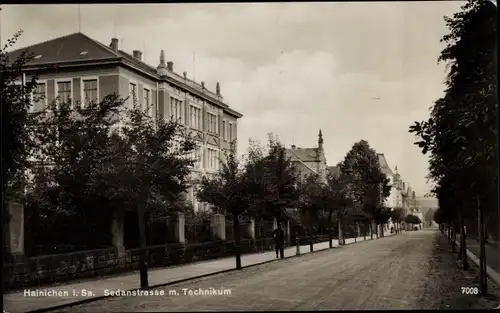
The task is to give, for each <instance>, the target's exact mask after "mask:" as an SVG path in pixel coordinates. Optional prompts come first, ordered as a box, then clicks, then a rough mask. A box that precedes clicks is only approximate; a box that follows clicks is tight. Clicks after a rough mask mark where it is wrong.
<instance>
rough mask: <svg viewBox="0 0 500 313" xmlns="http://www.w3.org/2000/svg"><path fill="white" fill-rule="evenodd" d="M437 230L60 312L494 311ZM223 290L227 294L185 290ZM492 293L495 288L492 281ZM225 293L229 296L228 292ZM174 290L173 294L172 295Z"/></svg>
mask: <svg viewBox="0 0 500 313" xmlns="http://www.w3.org/2000/svg"><path fill="white" fill-rule="evenodd" d="M476 274H477V268H475V267H474V266H473V267H472V271H470V272H468V273H463V272H462V271H461V270H460V269H459V266H458V262H457V260H456V257H454V256H453V255H452V254H451V253H450V252H449V245H448V244H447V242H446V239H445V237H444V236H442V235H440V234H439V232H438V231H436V230H433V229H431V230H423V231H416V232H405V233H404V234H402V235H400V236H392V237H389V238H385V239H383V240H374V241H368V242H360V243H358V244H354V245H348V246H345V247H342V248H338V249H332V250H325V251H321V252H318V253H315V254H306V255H303V256H301V257H298V258H289V259H285V260H281V261H278V262H273V263H268V264H264V265H260V266H255V267H251V268H247V269H244V270H243V271H239V272H231V273H225V274H220V275H217V276H212V277H208V278H204V279H199V280H196V281H190V282H186V283H182V284H177V285H172V286H168V287H164V288H159V289H156V290H155V291H157V292H161V291H163V292H165V295H163V296H155V295H152V296H135V297H134V296H126V297H112V298H111V297H110V298H106V299H104V300H100V301H96V302H92V303H89V304H83V305H80V306H75V307H71V308H67V309H64V310H60V311H57V312H103V311H107V312H117V311H136V312H139V311H141V312H147V311H150V312H151V311H233V310H238V311H241V310H324V309H328V310H334V309H352V310H354V309H357V310H362V309H378V310H384V309H472V308H489V309H491V308H493V307H496V306H497V305H498V304H497V303H498V301H497V299H495V297H489V298H483V297H478V296H472V295H462V293H461V287H477V286H478V283H477V277H476ZM199 288H201V289H205V290H206V289H210V288H214V289H217V290H219V289H223V290H226V292H225V293H226V295H184V291H186V292H188V293H189V292H196V291H197V290H198V289H199ZM490 291H492V292H493V293H495V294H498V287H496V286H493V285H492V284H491V283H490ZM229 292H230V294H228V293H229ZM174 293H175V295H174Z"/></svg>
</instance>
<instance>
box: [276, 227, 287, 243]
mask: <svg viewBox="0 0 500 313" xmlns="http://www.w3.org/2000/svg"><path fill="white" fill-rule="evenodd" d="M273 237H274V242H275V243H276V244H277V245H278V244H279V245H282V244H283V243H284V242H285V232H284V231H283V229H281V228H276V229H275V230H273Z"/></svg>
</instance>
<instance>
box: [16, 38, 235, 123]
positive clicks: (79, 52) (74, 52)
mask: <svg viewBox="0 0 500 313" xmlns="http://www.w3.org/2000/svg"><path fill="white" fill-rule="evenodd" d="M23 52H27V53H32V54H33V56H35V57H36V58H35V59H33V60H31V61H30V62H28V63H27V65H32V66H36V65H45V64H53V63H63V62H65V63H66V62H75V63H78V62H82V61H97V60H100V61H103V60H122V61H125V62H126V63H128V64H130V65H132V66H133V67H135V68H138V69H140V70H142V71H144V72H146V73H147V74H149V75H151V76H153V77H155V78H156V79H160V76H159V75H158V73H157V70H156V68H155V67H153V66H151V65H149V64H147V63H145V62H143V61H141V60H139V59H137V58H135V57H134V56H132V55H130V54H128V53H127V52H125V51H122V50H118V51H114V50H113V49H111V48H110V47H109V46H107V45H105V44H102V43H100V42H99V41H97V40H94V39H92V38H90V37H88V36H87V35H85V34H83V33H80V32H78V33H73V34H69V35H66V36H62V37H58V38H55V39H51V40H47V41H44V42H41V43H38V44H35V45H31V46H28V47H24V48H21V49H17V50H14V51H12V52H9V53H8V55H9V58H10V60H15V59H17V58H18V57H19V56H20V55H21V54H22V53H23ZM167 77H168V78H170V79H172V80H173V81H175V82H177V83H179V85H181V86H182V85H184V86H188V87H190V88H193V89H194V90H196V92H198V93H200V94H202V95H206V96H207V97H209V99H212V101H214V100H215V101H217V103H218V104H219V105H221V106H222V107H224V110H225V111H227V112H228V113H230V114H233V115H235V116H237V117H241V116H242V114H241V113H239V112H237V111H235V110H233V109H231V108H229V106H228V105H227V104H226V103H224V102H223V101H222V97H221V96H220V95H217V94H216V93H214V92H212V91H209V90H208V89H206V88H203V87H202V85H201V84H199V83H197V82H195V81H193V80H191V79H188V78H184V77H183V76H181V75H179V74H177V73H174V72H168V73H167Z"/></svg>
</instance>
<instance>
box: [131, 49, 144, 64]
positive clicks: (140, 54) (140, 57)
mask: <svg viewBox="0 0 500 313" xmlns="http://www.w3.org/2000/svg"><path fill="white" fill-rule="evenodd" d="M132 54H133V56H134V58H136V59H138V60H139V61H141V60H142V52H141V51H139V50H134V51H132Z"/></svg>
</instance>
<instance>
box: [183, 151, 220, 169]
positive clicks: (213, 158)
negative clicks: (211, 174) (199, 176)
mask: <svg viewBox="0 0 500 313" xmlns="http://www.w3.org/2000/svg"><path fill="white" fill-rule="evenodd" d="M190 157H191V158H192V159H193V160H194V161H195V163H194V166H193V167H194V168H196V169H199V168H202V160H203V154H202V148H201V147H197V148H196V149H195V150H194V151H193V152H192V153H191V156H190ZM206 162H207V164H206V165H207V166H206V168H207V169H210V170H219V168H220V162H221V159H220V157H219V151H218V150H216V149H211V148H207V157H206Z"/></svg>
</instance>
